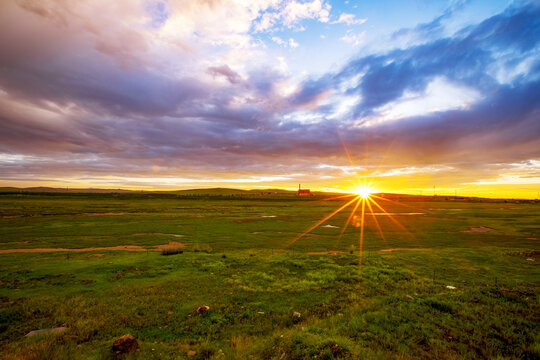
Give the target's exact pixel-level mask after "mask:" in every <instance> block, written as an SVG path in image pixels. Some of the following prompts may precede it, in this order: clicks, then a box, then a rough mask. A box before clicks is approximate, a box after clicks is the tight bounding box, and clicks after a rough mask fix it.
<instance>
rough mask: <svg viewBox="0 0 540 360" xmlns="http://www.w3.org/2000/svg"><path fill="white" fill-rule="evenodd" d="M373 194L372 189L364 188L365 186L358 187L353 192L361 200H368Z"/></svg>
mask: <svg viewBox="0 0 540 360" xmlns="http://www.w3.org/2000/svg"><path fill="white" fill-rule="evenodd" d="M374 192H375V190H374V189H372V188H371V187H369V186H365V185H362V186H360V187H359V188H357V189H356V191H355V193H356V195H358V196H360V197H361V198H362V199H367V198H369V197H370V195H371V194H373V193H374Z"/></svg>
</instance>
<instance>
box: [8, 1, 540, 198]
mask: <svg viewBox="0 0 540 360" xmlns="http://www.w3.org/2000/svg"><path fill="white" fill-rule="evenodd" d="M539 55H540V1H517V0H513V1H502V0H470V1H467V0H456V1H439V0H429V1H428V0H399V1H397V0H381V1H354V0H348V1H330V0H304V1H302V0H253V1H247V0H245V1H241V0H237V1H235V0H178V1H173V0H169V1H166V0H159V1H158V0H156V1H154V0H117V1H108V0H93V1H70V0H56V1H49V0H39V1H37V0H36V1H33V0H7V1H2V2H0V186H17V187H33V186H54V187H70V188H86V187H94V188H125V189H141V190H143V189H144V190H152V189H156V190H157V189H184V188H208V187H232V188H245V189H263V188H284V189H295V188H297V186H298V184H299V183H302V186H303V187H305V188H311V189H312V190H326V191H336V190H341V191H354V189H355V188H356V187H358V186H359V184H362V183H365V182H369V183H371V184H372V186H373V187H374V188H375V189H377V190H379V191H387V192H401V193H410V194H423V195H432V194H439V195H445V194H449V195H454V194H457V195H462V196H486V197H516V198H537V197H538V194H539V192H540V56H539Z"/></svg>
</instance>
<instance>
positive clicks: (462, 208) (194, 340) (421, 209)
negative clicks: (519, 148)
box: [0, 193, 540, 360]
mask: <svg viewBox="0 0 540 360" xmlns="http://www.w3.org/2000/svg"><path fill="white" fill-rule="evenodd" d="M321 199H322V197H314V198H309V199H296V198H295V197H293V196H287V195H283V196H275V197H257V196H254V195H249V196H243V195H242V194H233V195H230V196H225V195H223V196H219V195H216V194H214V195H213V196H200V197H199V196H176V195H174V194H154V195H152V194H137V193H134V194H129V193H128V194H86V195H83V194H54V195H53V194H49V195H46V194H43V195H39V194H33V195H32V194H16V193H11V194H2V195H1V196H0V216H1V218H0V270H1V272H0V282H1V286H0V301H1V306H0V353H1V355H0V357H1V358H3V359H109V358H110V359H112V358H115V357H116V356H117V355H116V354H115V353H114V352H113V351H112V349H111V346H112V343H113V341H114V340H115V339H116V338H118V337H120V336H121V335H123V334H126V333H129V334H131V335H133V336H135V337H136V338H137V340H138V342H139V344H140V346H141V349H140V351H137V352H135V353H132V354H130V355H128V356H127V358H140V359H177V358H190V359H281V360H283V359H311V358H317V359H359V358H360V359H363V358H366V359H381V358H398V359H409V358H410V359H416V358H422V359H425V358H432V359H458V358H459V359H461V358H465V359H477V358H499V359H507V358H509V359H513V358H522V359H538V358H539V357H540V332H539V329H540V326H539V325H540V303H539V297H538V293H539V289H540V271H539V267H538V261H540V258H539V256H538V255H539V251H538V250H540V249H539V240H538V239H539V238H540V204H538V203H523V204H518V203H504V202H465V201H445V200H444V199H441V200H440V201H420V200H418V199H416V200H414V201H413V200H407V199H405V200H400V201H401V202H403V204H402V205H399V204H395V203H392V202H389V201H380V204H381V205H382V206H384V208H385V209H386V211H388V212H389V213H392V214H396V215H395V216H394V218H395V219H396V220H397V221H399V223H400V224H402V225H403V227H404V228H405V229H403V228H401V227H399V226H398V225H396V224H395V223H394V222H393V221H392V220H391V219H390V218H389V217H388V216H384V215H376V216H375V218H376V219H377V220H378V222H379V224H380V226H381V228H382V230H383V236H384V238H383V237H381V235H380V234H379V232H378V230H377V229H376V227H375V223H374V220H373V217H372V216H367V217H366V230H365V234H364V246H363V252H362V254H361V264H360V261H359V260H360V258H359V234H360V229H359V228H356V227H353V226H349V227H348V228H347V230H346V231H345V233H344V234H343V237H342V238H341V239H340V241H338V238H339V234H340V232H341V231H342V227H343V225H344V224H345V222H346V219H347V217H348V216H349V211H343V212H341V213H339V214H337V215H336V216H335V217H333V218H332V219H330V220H328V221H327V222H326V223H325V224H323V225H332V227H318V228H316V229H315V230H313V231H312V232H311V233H310V234H308V235H306V236H304V237H302V238H301V239H299V240H298V241H296V242H295V243H294V244H292V245H291V246H289V247H285V245H286V244H287V243H289V242H291V241H292V240H294V239H295V238H297V237H298V235H300V234H301V233H302V232H303V231H304V230H306V229H307V228H309V227H310V226H312V225H313V224H314V223H316V222H317V221H318V220H320V219H322V218H324V217H325V216H326V215H327V214H329V213H331V212H332V211H334V210H335V209H337V208H338V207H340V206H342V205H343V204H345V202H346V201H345V200H342V199H338V200H330V201H322V200H321ZM481 226H482V227H486V228H489V229H491V230H490V231H485V232H466V231H467V230H470V229H471V228H478V227H481ZM169 242H175V243H178V242H180V243H183V244H185V247H183V248H182V250H183V251H182V252H181V253H180V252H179V253H178V254H175V255H169V256H164V255H162V251H159V249H158V248H157V246H159V245H164V244H168V243H169ZM123 245H130V246H139V247H142V248H144V249H148V251H144V250H143V251H114V250H108V249H99V250H95V251H77V252H72V251H69V252H68V251H57V252H35V251H36V250H35V249H51V248H61V249H86V248H96V247H97V248H107V247H114V246H123ZM176 246H178V244H177V245H176ZM13 249H26V250H28V251H29V252H6V251H5V250H13ZM32 249H34V250H32ZM388 249H394V250H393V251H384V250H388ZM331 250H336V251H341V253H339V254H337V255H330V254H310V253H312V252H326V251H331ZM448 286H450V287H455V288H449V287H448ZM202 305H208V306H209V307H210V310H209V311H208V312H206V313H204V314H201V315H200V314H197V313H196V309H197V308H198V307H199V306H202ZM294 312H298V313H300V314H301V316H300V317H298V316H293V313H294ZM60 326H64V327H67V328H68V330H67V331H65V332H63V333H61V334H55V335H51V334H49V335H39V336H34V337H25V334H27V333H28V332H30V331H32V330H37V329H45V328H53V327H60ZM193 352H194V353H193ZM188 353H189V355H188ZM193 354H194V355H193Z"/></svg>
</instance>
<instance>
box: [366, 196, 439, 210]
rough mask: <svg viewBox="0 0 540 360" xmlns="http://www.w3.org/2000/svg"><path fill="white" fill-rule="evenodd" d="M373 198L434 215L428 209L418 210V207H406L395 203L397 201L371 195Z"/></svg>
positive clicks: (397, 202)
mask: <svg viewBox="0 0 540 360" xmlns="http://www.w3.org/2000/svg"><path fill="white" fill-rule="evenodd" d="M371 196H372V197H374V198H377V199H379V200H384V201H388V202H391V203H394V204H396V205H401V206H403V207H406V208H409V209H413V210H416V211H423V212H428V213H432V212H431V211H429V210H426V209H422V208H418V207H416V206H410V205H405V204H403V203H401V202H399V201H395V200H390V199H387V198H384V197H382V196H377V195H371Z"/></svg>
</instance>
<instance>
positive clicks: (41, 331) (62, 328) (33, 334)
mask: <svg viewBox="0 0 540 360" xmlns="http://www.w3.org/2000/svg"><path fill="white" fill-rule="evenodd" d="M66 330H67V327H57V328H51V329H41V330H32V331H30V332H29V333H28V334H26V335H25V336H26V337H31V336H35V335H39V334H45V333H62V332H64V331H66Z"/></svg>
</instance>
